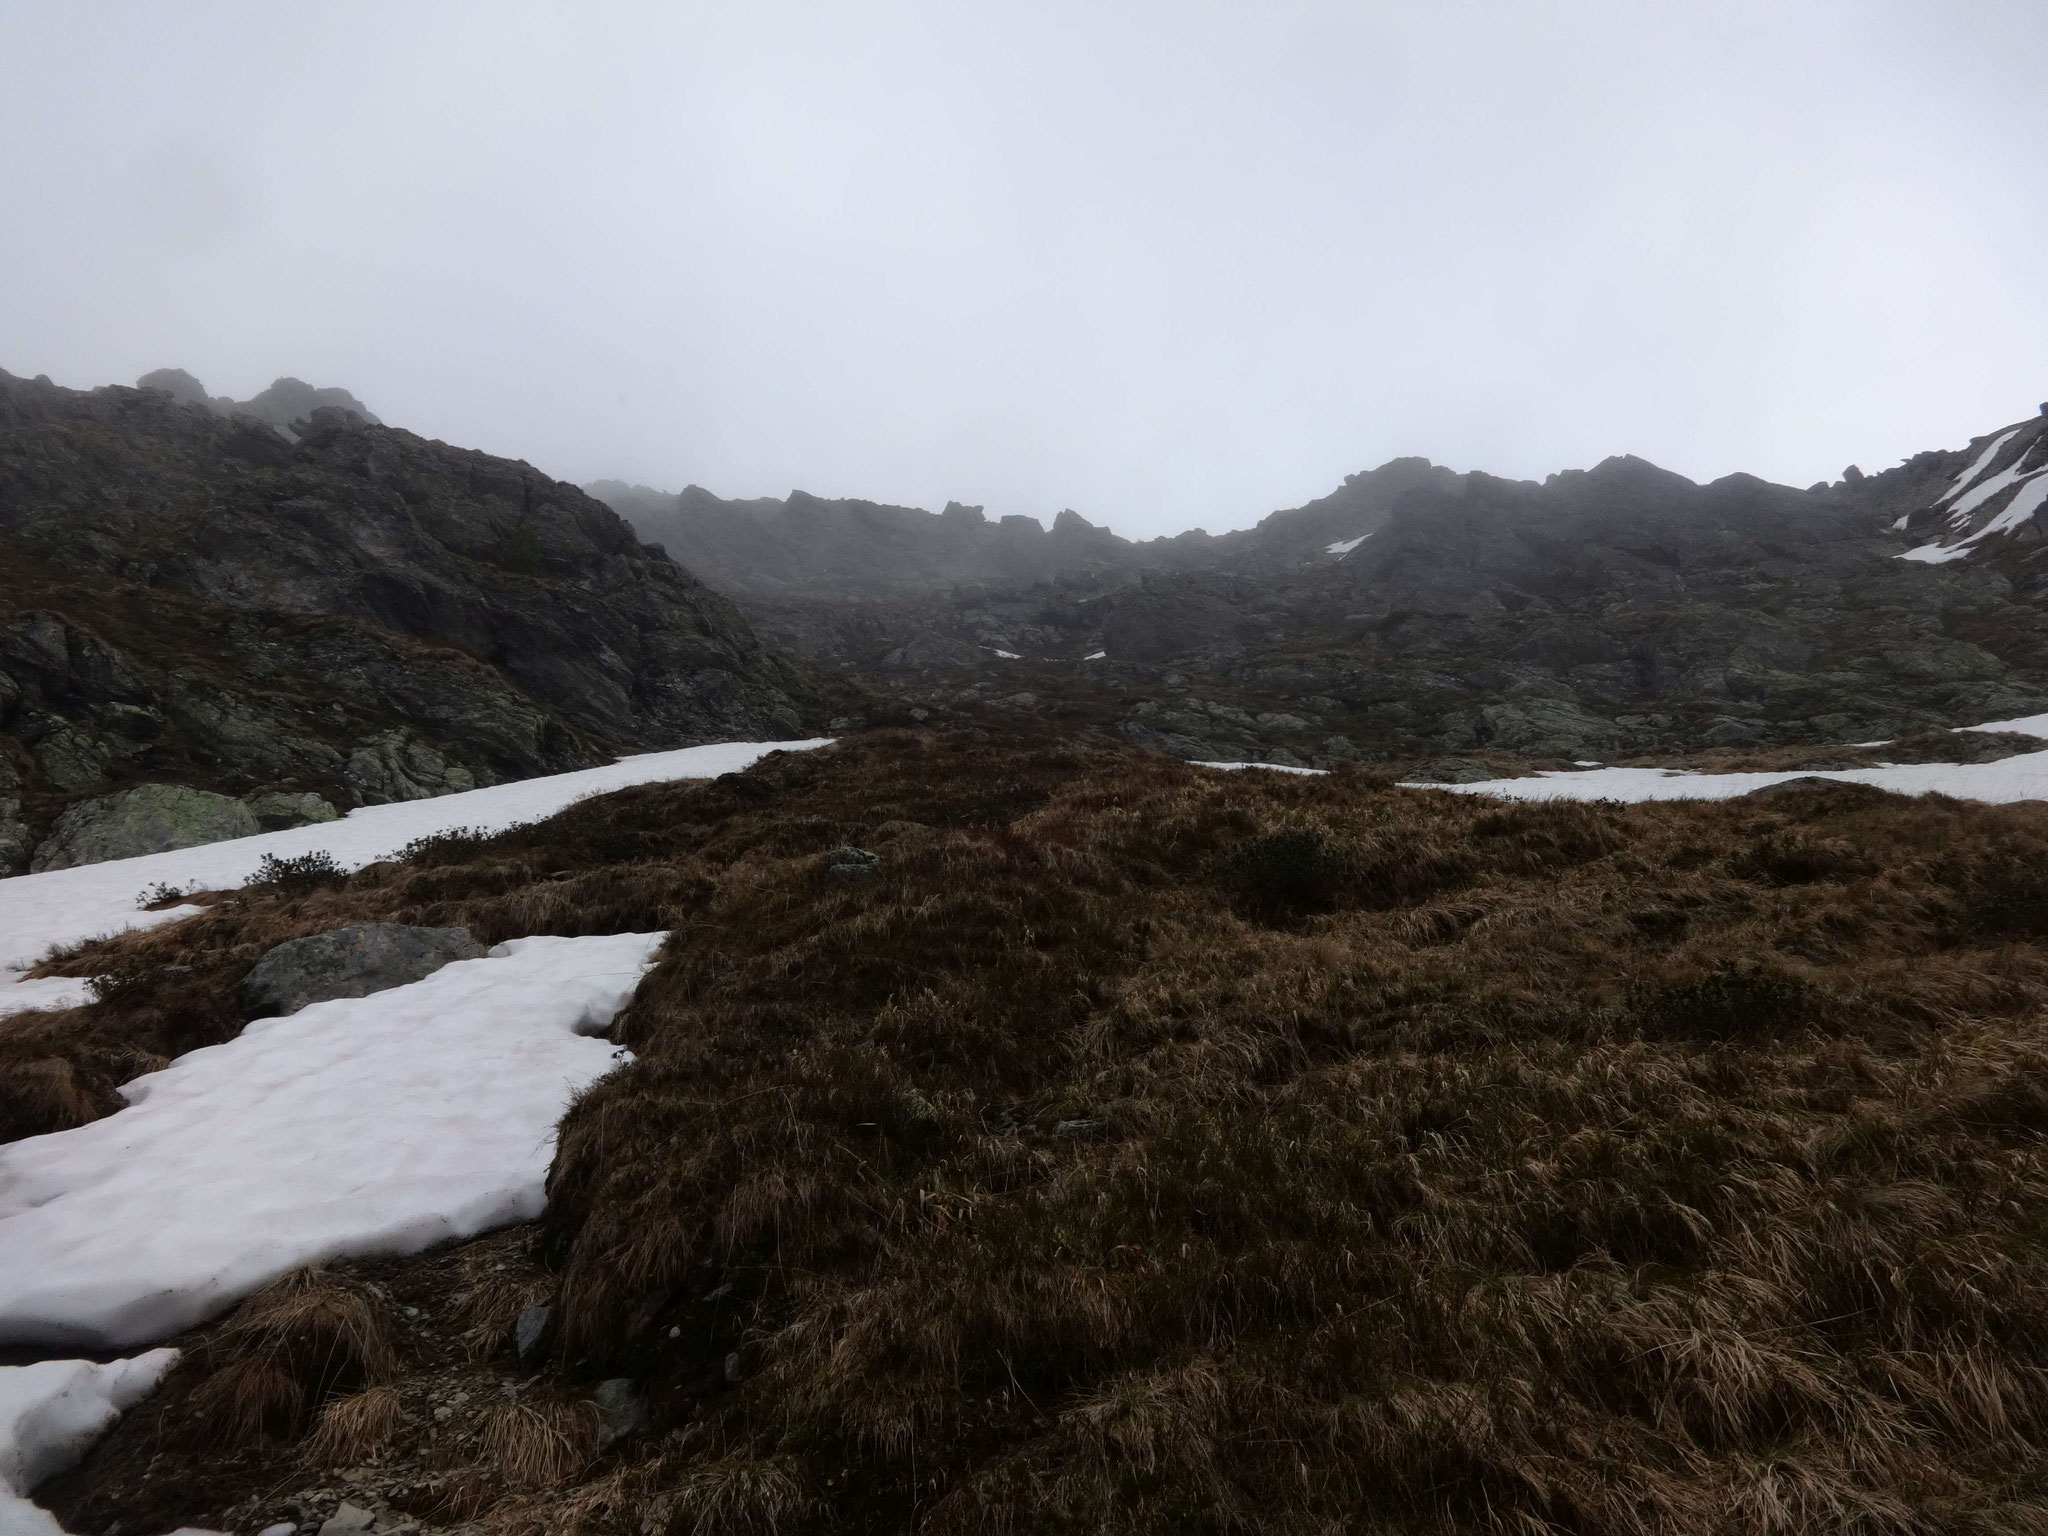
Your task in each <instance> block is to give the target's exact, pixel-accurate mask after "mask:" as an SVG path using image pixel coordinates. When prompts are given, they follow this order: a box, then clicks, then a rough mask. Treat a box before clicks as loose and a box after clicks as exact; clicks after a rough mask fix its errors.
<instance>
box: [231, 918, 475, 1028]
mask: <svg viewBox="0 0 2048 1536" xmlns="http://www.w3.org/2000/svg"><path fill="white" fill-rule="evenodd" d="M483 953H484V946H483V945H481V944H479V943H477V941H476V940H475V939H473V938H471V937H470V935H469V930H468V929H466V928H415V927H411V926H408V925H407V924H404V923H355V924H352V925H351V926H349V927H347V928H336V929H333V930H331V931H330V932H327V933H315V934H310V935H308V936H307V937H305V938H303V939H287V940H286V941H285V942H284V943H282V944H280V945H278V946H277V947H276V948H275V949H273V950H271V951H270V952H269V953H268V954H266V955H265V956H264V957H263V958H262V959H261V960H258V961H257V962H256V965H255V967H254V969H252V970H251V971H250V972H249V974H248V975H247V976H244V977H243V978H242V986H241V1000H242V1010H243V1012H244V1013H245V1014H246V1015H247V1016H248V1017H250V1018H252V1019H261V1018H269V1017H272V1016H274V1015H277V1014H283V1013H297V1012H298V1011H299V1010H300V1009H301V1008H304V1007H306V1006H307V1005H308V1004H309V1003H324V1002H327V1001H328V1000H330V999H332V998H337V997H368V996H369V995H370V994H371V993H372V992H382V991H384V990H385V989H386V988H387V987H402V986H404V985H405V984H406V983H407V982H413V981H418V980H420V979H421V978H422V977H426V976H431V975H432V974H433V973H434V972H435V971H438V970H439V969H440V968H441V967H442V966H444V965H446V964H448V963H449V962H450V961H451V960H474V959H476V958H477V957H478V956H479V955H481V954H483Z"/></svg>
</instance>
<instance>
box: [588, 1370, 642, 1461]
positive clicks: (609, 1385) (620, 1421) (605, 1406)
mask: <svg viewBox="0 0 2048 1536" xmlns="http://www.w3.org/2000/svg"><path fill="white" fill-rule="evenodd" d="M590 1395H591V1397H592V1398H593V1399H594V1400H595V1401H596V1403H597V1411H598V1412H599V1413H600V1414H602V1415H603V1416H604V1427H603V1428H602V1429H600V1430H599V1431H598V1436H597V1443H598V1446H599V1447H600V1448H601V1449H609V1448H610V1447H612V1446H614V1445H617V1444H618V1443H619V1442H620V1441H621V1440H625V1439H628V1438H630V1437H631V1436H633V1435H637V1434H639V1433H640V1431H641V1430H643V1429H645V1428H646V1427H647V1400H646V1399H645V1398H643V1397H642V1396H641V1395H640V1388H639V1386H638V1385H637V1384H636V1383H634V1382H633V1381H632V1380H631V1378H629V1377H625V1376H614V1377H612V1378H611V1380H609V1381H600V1382H599V1383H598V1384H597V1390H596V1391H594V1392H592V1393H591V1394H590Z"/></svg>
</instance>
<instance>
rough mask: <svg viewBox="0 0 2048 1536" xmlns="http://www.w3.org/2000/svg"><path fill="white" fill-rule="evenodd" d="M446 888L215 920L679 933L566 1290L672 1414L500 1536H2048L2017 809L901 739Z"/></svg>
mask: <svg viewBox="0 0 2048 1536" xmlns="http://www.w3.org/2000/svg"><path fill="white" fill-rule="evenodd" d="M846 844H852V845H855V846H860V847H866V848H871V849H874V850H875V851H877V852H879V853H880V854H881V856H882V857H881V862H880V864H879V865H878V867H877V870H876V873H875V874H874V876H873V877H872V878H871V879H864V880H844V879H837V878H834V877H833V876H832V875H830V874H829V873H828V871H827V868H826V865H825V855H826V854H827V853H828V852H829V851H830V850H832V849H834V848H836V847H839V846H842V845H846ZM443 854H445V857H442V856H437V859H436V862H433V863H431V864H422V865H419V866H397V865H393V866H380V867H379V868H377V869H373V870H370V871H366V872H364V873H362V874H359V875H357V876H355V877H353V878H352V879H351V880H350V881H349V882H348V883H347V884H346V885H345V886H344V887H341V888H339V889H337V890H334V891H329V892H322V893H319V894H317V895H315V896H312V897H308V898H306V899H305V900H304V901H303V902H301V903H298V904H296V905H294V904H292V903H289V902H282V901H279V900H276V899H273V898H269V897H264V898H260V899H258V898H251V899H250V900H248V901H247V902H245V903H243V904H242V905H241V906H239V907H236V908H230V909H229V910H220V911H216V912H215V913H212V914H209V915H208V916H207V917H206V918H203V919H197V920H195V927H196V928H197V931H198V933H199V935H200V942H201V943H202V944H203V945H209V946H213V949H212V950H210V951H208V952H209V953H213V954H217V955H220V956H225V955H228V954H231V953H233V952H234V950H235V947H236V946H237V945H244V944H246V945H250V946H252V947H253V946H254V944H255V943H256V942H257V940H256V937H255V936H256V935H259V934H260V935H265V936H267V935H268V934H271V933H277V932H280V931H281V930H283V929H284V928H287V927H290V926H292V925H298V924H306V925H310V924H313V923H316V922H325V923H330V924H331V923H332V922H335V921H349V920H359V919H360V918H363V917H369V916H382V917H393V916H400V915H402V916H403V918H404V920H410V921H422V922H436V923H442V922H462V923H467V924H468V925H469V926H470V927H471V928H472V931H474V932H476V933H477V935H478V937H480V938H488V939H497V938H503V937H508V936H512V935H513V934H515V933H518V932H522V931H535V930H534V929H533V928H531V927H529V926H527V925H533V924H554V925H559V928H560V931H605V930H606V929H611V930H614V931H616V930H623V929H629V928H639V929H644V928H647V927H652V926H656V925H657V924H659V925H662V926H668V927H671V928H674V929H675V930H676V931H677V933H678V940H677V942H675V943H673V944H671V945H670V946H669V947H668V949H667V950H666V951H665V953H664V956H663V958H662V961H661V963H660V965H659V966H658V967H657V969H656V970H655V972H654V973H653V974H652V975H651V976H650V978H649V979H648V981H647V983H646V984H645V985H644V986H643V987H642V989H641V991H640V993H639V995H638V997H637V998H636V1000H635V1002H634V1003H633V1005H632V1006H631V1007H630V1008H629V1010H628V1011H627V1013H626V1014H625V1015H624V1016H623V1017H622V1019H621V1021H620V1024H619V1026H618V1028H617V1030H616V1031H615V1033H616V1035H617V1036H618V1038H619V1039H620V1040H621V1043H624V1044H627V1045H630V1046H631V1047H632V1049H633V1050H634V1052H635V1060H634V1061H633V1062H632V1063H631V1064H630V1065H628V1066H626V1067H625V1068H623V1069H622V1070H620V1071H618V1072H615V1073H614V1074H612V1075H611V1076H610V1077H608V1078H606V1079H605V1080H604V1081H602V1082H601V1083H599V1084H597V1085H596V1086H595V1087H594V1088H592V1089H591V1090H590V1091H589V1092H587V1093H586V1094H585V1095H584V1096H583V1097H582V1099H581V1100H580V1101H579V1102H578V1103H577V1104H576V1105H575V1106H574V1108H573V1109H572V1110H571V1112H570V1114H569V1115H568V1117H567V1119H566V1121H565V1123H564V1126H563V1132H562V1137H561V1141H560V1146H559V1151H558V1155H557V1159H556V1163H555V1166H554V1168H553V1171H552V1173H551V1176H550V1205H549V1211H548V1215H547V1218H546V1225H545V1236H546V1246H545V1249H544V1252H543V1255H542V1256H543V1258H544V1259H545V1260H546V1261H547V1262H548V1264H549V1265H550V1266H551V1267H552V1268H553V1270H554V1279H555V1282H556V1283H557V1284H558V1285H559V1312H558V1323H559V1327H558V1330H557V1346H556V1351H557V1362H558V1364H559V1365H560V1366H561V1367H562V1368H564V1369H566V1370H569V1371H572V1372H576V1373H580V1374H583V1375H588V1376H591V1377H593V1378H594V1377H597V1376H604V1375H613V1374H624V1375H631V1376H633V1377H635V1378H638V1379H640V1380H642V1381H643V1382H645V1384H646V1386H647V1390H648V1397H649V1401H650V1404H651V1406H652V1408H653V1411H654V1416H655V1422H656V1426H657V1434H656V1436H655V1437H654V1438H653V1439H652V1440H651V1441H650V1442H649V1443H648V1444H647V1445H646V1446H644V1447H643V1448H642V1449H641V1450H638V1451H634V1452H632V1453H630V1454H628V1455H627V1457H626V1458H625V1460H623V1461H619V1460H618V1459H616V1458H609V1457H608V1458H605V1459H602V1460H600V1461H597V1462H589V1463H587V1464H586V1465H584V1466H583V1470H580V1471H563V1470H561V1469H562V1467H565V1466H567V1465H568V1464H569V1462H570V1461H573V1460H574V1458H573V1457H570V1458H568V1459H567V1460H565V1461H562V1462H560V1463H553V1462H550V1463H549V1464H548V1465H547V1467H546V1468H545V1469H544V1470H545V1471H546V1473H547V1475H548V1476H555V1475H557V1474H559V1476H560V1477H561V1478H563V1479H567V1484H566V1486H564V1487H562V1488H561V1489H559V1490H558V1491H553V1492H548V1491H544V1490H540V1487H539V1484H540V1482H541V1481H544V1480H545V1479H543V1478H540V1475H539V1473H538V1472H536V1473H535V1474H534V1476H535V1478H536V1482H535V1484H534V1486H535V1489H536V1491H533V1492H531V1493H529V1494H525V1495H521V1496H520V1497H519V1498H518V1499H516V1500H512V1501H507V1502H506V1503H505V1504H503V1506H502V1507H494V1511H493V1513H492V1515H491V1517H490V1518H491V1519H492V1520H493V1521H497V1522H499V1523H500V1524H502V1525H503V1527H504V1528H505V1529H507V1530H511V1529H515V1528H516V1529H520V1530H526V1529H536V1530H537V1529H559V1530H585V1529H587V1530H589V1531H591V1532H594V1533H595V1532H603V1533H606V1536H611V1533H619V1536H625V1533H629V1532H637V1531H651V1532H656V1533H659V1536H670V1533H682V1532H694V1531H698V1530H704V1531H710V1530H724V1529H758V1530H781V1531H792V1532H795V1531H805V1532H808V1531H813V1530H815V1531H821V1532H822V1531H827V1530H843V1531H895V1530H900V1529H904V1528H907V1527H908V1528H917V1529H923V1530H929V1531H935V1532H936V1531H1014V1532H1020V1533H1021V1532H1028V1531H1055V1530H1081V1529H1086V1530H1110V1531H1119V1530H1120V1531H1147V1532H1152V1531H1168V1530H1171V1531H1175V1532H1188V1533H1209V1532H1214V1533H1219V1536H1220V1533H1224V1532H1230V1533H1233V1536H1235V1533H1252V1532H1258V1533H1267V1532H1272V1533H1293V1532H1311V1531H1314V1532H1329V1531H1338V1530H1345V1531H1351V1530H1361V1531H1387V1532H1403V1533H1423V1532H1453V1531H1456V1532H1466V1531H1497V1532H1517V1533H1534V1532H1559V1533H1565V1532H1569V1533H1573V1536H1609V1533H1612V1536H1637V1533H1641V1536H1651V1533H1657V1536H1663V1533H1694V1532H1700V1533H1706V1532H1715V1533H1719V1532H1734V1531H1756V1530H1762V1531H1784V1532H1795V1531H1797V1532H1806V1531H1839V1532H1856V1533H1859V1536H1877V1533H1887V1532H1897V1533H1902V1536H1903V1533H1909V1532H1910V1533H1915V1536H1918V1533H1934V1532H1943V1533H1949V1532H1954V1533H1962V1532H1971V1533H1977V1536H1991V1533H2006V1532H2012V1533H2018V1532H2029V1531H2032V1532H2041V1531H2044V1530H2048V1525H2044V1522H2043V1520H2042V1518H2041V1516H2040V1514H2039V1511H2040V1510H2041V1509H2042V1508H2043V1507H2048V1455H2044V1454H2043V1450H2044V1445H2048V1278H2044V1277H2048V955H2044V953H2043V951H2042V949H2041V947H2040V946H2041V941H2042V940H2043V939H2044V938H2048V807H2041V806H2031V805H2027V806H2011V807H1988V806H1975V805H1964V804H1957V803H1954V802H1948V801H1942V800H1936V799H1928V800H1913V801H1909V800H1903V799H1899V798H1896V797H1891V796H1886V795H1883V794H1880V793H1877V792H1875V791H1869V790H1863V789H1859V788H1856V787H1853V786H1838V787H1834V788H1820V789H1812V790H1803V791H1794V792H1791V793H1786V794H1781V795H1775V796H1771V797H1766V798H1758V799H1753V800H1749V801H1741V802H1731V803H1725V804H1667V805H1645V806H1634V807H1619V806H1585V805H1528V804H1515V805H1501V804H1496V803H1489V802H1486V801H1483V800H1475V799H1470V798H1465V797H1460V796H1455V795H1450V794H1446V793H1440V792H1426V791H1405V790H1398V789H1393V788H1390V787H1388V786H1387V785H1386V784H1385V783H1384V782H1382V781H1378V780H1375V779H1372V778H1369V777H1367V776H1365V775H1362V774H1339V775H1333V776H1331V777H1329V778H1323V779H1303V778H1295V777H1281V776H1277V775H1258V774H1219V773H1212V772H1206V771H1202V770H1197V769H1193V768H1190V767H1188V766H1186V765H1183V764H1177V763H1172V762H1169V761H1165V760H1162V759H1156V758H1146V757H1140V756H1136V755H1133V754H1130V753H1128V752H1124V751H1121V750H1117V749H1114V748H1111V747H1107V746H1099V745H1093V744H1087V743H1080V744H1072V743H1070V744H1065V745H1050V744H1044V743H1039V744H1032V743H1029V742H1022V741H1017V740H993V739H990V738H987V737H982V736H978V735H975V734H973V733H970V732H964V731H963V732H954V733H948V734H942V735H913V734H910V733H878V734H876V735H874V736H871V737H868V738H864V739H862V740H859V741H856V742H853V743H849V744H847V745H846V746H843V747H841V748H838V749H835V750H833V751H830V752H827V753H823V754H818V755H816V756H810V757H802V758H791V759H784V760H781V761H775V762H770V763H767V764H764V765H763V766H762V767H761V768H759V769H757V770H755V771H752V772H750V773H748V774H746V775H742V776H736V777H733V778H730V779H728V780H723V781H719V782H718V783H715V784H709V785H695V786H648V787H646V788H643V789H639V790H633V791H628V792H625V793H623V794H620V795H616V796H610V797H606V798H605V799H602V800H599V801H594V802H590V803H587V804H585V805H582V806H578V807H575V808H572V809H571V810H570V811H569V812H567V813H565V814H564V815H563V816H561V817H558V818H556V819H555V820H554V821H553V822H550V823H548V824H545V825H543V826H540V827H536V828H529V829H522V830H520V831H518V832H515V833H512V834H507V835H505V836H503V837H499V838H493V839H489V840H485V841H483V842H481V843H478V844H476V845H475V846H471V847H464V848H456V849H449V850H443ZM342 914H345V915H342ZM202 924H203V925H205V926H203V927H199V926H198V925H202ZM302 931H306V930H302ZM146 937H147V936H145V940H135V941H123V942H124V943H125V944H129V945H130V946H131V948H130V949H129V950H127V951H124V952H125V953H130V954H133V955H135V956H138V957H143V956H146V955H147V954H148V953H149V952H148V951H147V950H146V948H145V943H146ZM167 953H168V952H166V954H167ZM164 959H165V956H163V955H159V956H157V957H156V959H155V960H154V961H153V962H152V963H163V962H164ZM205 964H208V965H216V964H217V965H219V966H220V967H221V973H222V974H226V971H227V963H226V961H225V959H218V960H208V961H206V962H205ZM199 970H200V967H199V966H198V965H195V971H194V974H195V975H196V974H198V973H199ZM492 1262H493V1263H495V1262H496V1260H495V1259H494V1260H492ZM540 1283H541V1282H540V1281H539V1279H538V1278H537V1277H534V1276H533V1275H532V1274H531V1272H530V1271H527V1270H525V1269H523V1268H520V1267H518V1266H516V1265H515V1266H513V1267H511V1268H508V1269H506V1270H505V1271H502V1272H499V1271H493V1270H490V1269H489V1268H488V1266H486V1267H485V1268H484V1269H483V1270H480V1271H479V1272H478V1273H477V1274H476V1275H475V1276H473V1277H472V1282H471V1284H472V1287H473V1289H474V1292H475V1295H474V1298H473V1303H474V1305H473V1308H472V1310H473V1313H474V1317H475V1322H474V1323H473V1324H472V1326H474V1327H475V1328H477V1329H478V1330H480V1331H481V1333H482V1334H485V1335H488V1336H489V1337H490V1338H491V1339H492V1340H497V1341H501V1340H502V1338H503V1328H504V1326H505V1325H506V1322H507V1321H508V1318H509V1315H511V1314H512V1313H513V1311H514V1304H515V1302H516V1303H518V1304H521V1305H523V1304H524V1298H525V1297H527V1296H528V1295H536V1296H537V1295H538V1287H539V1285H540ZM529 1285H530V1286H532V1287H534V1289H532V1290H529V1289H527V1287H529ZM729 1357H730V1358H731V1359H732V1360H733V1361H734V1365H735V1367H736V1369H735V1370H734V1371H732V1372H731V1373H729V1372H728V1370H727V1368H726V1363H727V1361H728V1358H729ZM734 1376H736V1377H737V1378H738V1379H737V1380H734V1379H732V1378H733V1377H734ZM291 1379H294V1380H296V1379H298V1378H297V1377H296V1376H294V1377H292V1378H291ZM248 1390H250V1391H252V1392H253V1391H254V1387H253V1386H252V1387H250V1388H249V1389H248ZM323 1390H326V1389H323ZM555 1390H556V1389H552V1388H550V1389H544V1390H543V1391H542V1392H540V1393H539V1394H538V1396H537V1398H536V1399H535V1401H536V1402H537V1403H543V1404H544V1403H552V1402H554V1401H555V1399H554V1398H553V1397H552V1396H550V1393H552V1392H553V1391H555ZM504 1408H505V1409H507V1410H509V1409H512V1408H517V1409H519V1410H520V1412H521V1413H530V1414H532V1415H535V1416H539V1417H541V1418H545V1417H546V1413H547V1412H550V1411H552V1410H543V1409H542V1408H540V1407H531V1408H529V1403H528V1401H527V1399H526V1398H525V1395H524V1394H522V1397H521V1398H520V1399H518V1400H514V1401H513V1402H511V1403H508V1404H506V1405H504ZM494 1411H497V1410H494ZM503 1418H504V1423H503V1426H502V1427H501V1428H499V1429H498V1430H496V1431H494V1433H495V1434H496V1435H497V1436H498V1437H499V1440H501V1441H502V1444H499V1443H496V1442H494V1444H493V1447H492V1449H491V1452H490V1454H491V1456H493V1457H502V1458H503V1459H504V1461H505V1465H506V1466H507V1467H508V1468H509V1467H511V1466H515V1465H516V1466H519V1467H529V1468H532V1467H538V1466H539V1465H540V1463H539V1461H538V1460H536V1459H535V1458H537V1457H538V1458H542V1459H544V1458H545V1456H547V1455H553V1454H555V1453H554V1452H545V1451H535V1452H525V1453H522V1452H521V1451H520V1450H519V1446H518V1444H515V1441H519V1442H520V1443H526V1442H531V1443H532V1444H534V1445H542V1444H543V1443H544V1442H545V1443H546V1444H552V1443H553V1442H552V1441H548V1440H547V1434H551V1433H553V1432H554V1429H553V1428H552V1427H549V1426H547V1425H544V1426H543V1429H545V1430H546V1433H543V1432H542V1430H536V1429H535V1428H534V1427H533V1425H532V1423H531V1422H529V1421H528V1419H524V1418H520V1417H519V1416H518V1415H517V1414H513V1413H511V1412H504V1413H503ZM556 1427H559V1426H556ZM521 1437H524V1438H523V1439H521ZM493 1465H496V1463H493ZM482 1475H483V1474H481V1473H480V1474H479V1476H482ZM497 1475H499V1474H497V1473H493V1474H491V1476H492V1477H496V1476H497ZM504 1475H506V1476H510V1475H511V1474H510V1472H509V1471H508V1472H507V1473H505V1474H504ZM521 1475H525V1474H523V1473H522V1474H521ZM579 1478H581V1479H584V1480H583V1481H581V1482H579V1481H577V1479H579ZM486 1481H489V1479H486Z"/></svg>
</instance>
